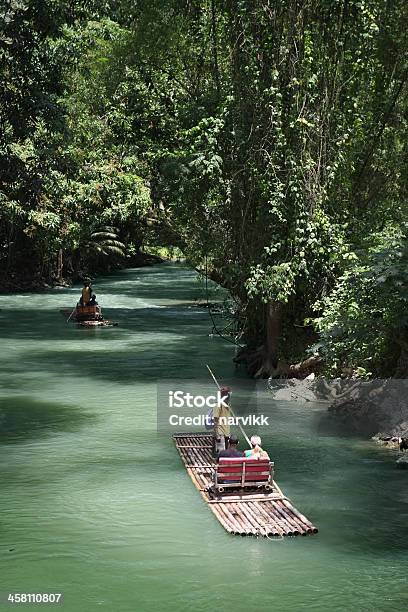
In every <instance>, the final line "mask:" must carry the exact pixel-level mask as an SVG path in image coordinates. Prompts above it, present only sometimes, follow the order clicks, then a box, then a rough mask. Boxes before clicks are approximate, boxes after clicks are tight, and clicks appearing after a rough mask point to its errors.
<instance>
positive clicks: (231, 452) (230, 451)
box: [218, 436, 244, 459]
mask: <svg viewBox="0 0 408 612" xmlns="http://www.w3.org/2000/svg"><path fill="white" fill-rule="evenodd" d="M238 444H239V440H238V438H237V437H236V436H230V439H229V446H228V448H227V449H226V450H222V451H220V452H219V453H218V459H221V458H225V459H233V458H234V457H244V453H243V452H242V451H239V450H238V449H237V446H238Z"/></svg>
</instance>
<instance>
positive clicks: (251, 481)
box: [212, 457, 274, 493]
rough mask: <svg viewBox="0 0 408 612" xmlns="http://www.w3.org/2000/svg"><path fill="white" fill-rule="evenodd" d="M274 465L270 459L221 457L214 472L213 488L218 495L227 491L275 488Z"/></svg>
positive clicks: (268, 489) (269, 489)
mask: <svg viewBox="0 0 408 612" xmlns="http://www.w3.org/2000/svg"><path fill="white" fill-rule="evenodd" d="M273 468H274V464H273V462H272V461H269V459H251V458H250V457H242V458H241V457H236V458H232V457H231V458H228V457H221V458H220V460H219V462H218V465H216V466H215V470H214V481H213V485H212V488H213V490H214V491H215V492H217V493H223V492H224V491H225V489H237V488H239V489H253V488H256V489H264V490H266V491H271V490H272V486H273Z"/></svg>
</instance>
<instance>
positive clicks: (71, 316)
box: [67, 306, 76, 323]
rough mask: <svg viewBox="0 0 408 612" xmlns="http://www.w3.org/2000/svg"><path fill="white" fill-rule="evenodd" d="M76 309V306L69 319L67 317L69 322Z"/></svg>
mask: <svg viewBox="0 0 408 612" xmlns="http://www.w3.org/2000/svg"><path fill="white" fill-rule="evenodd" d="M75 311H76V306H75V307H74V310H73V311H72V312H71V314H70V315H69V317H68V319H67V323H68V321H69V320H70V318H71V317H72V315H73V314H74V312H75Z"/></svg>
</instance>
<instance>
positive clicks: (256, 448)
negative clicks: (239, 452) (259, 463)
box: [245, 436, 269, 459]
mask: <svg viewBox="0 0 408 612" xmlns="http://www.w3.org/2000/svg"><path fill="white" fill-rule="evenodd" d="M261 444H262V440H261V438H260V436H251V447H252V448H250V449H249V450H246V451H245V457H248V458H250V459H269V455H268V453H267V452H266V451H264V449H263V448H262V447H261Z"/></svg>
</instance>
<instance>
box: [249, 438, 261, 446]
mask: <svg viewBox="0 0 408 612" xmlns="http://www.w3.org/2000/svg"><path fill="white" fill-rule="evenodd" d="M251 444H252V446H261V444H262V440H261V438H260V437H259V436H251Z"/></svg>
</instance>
